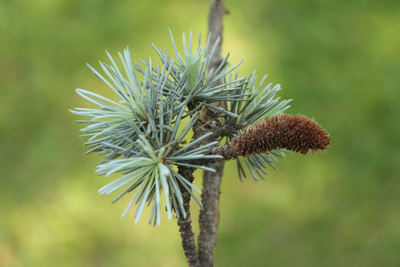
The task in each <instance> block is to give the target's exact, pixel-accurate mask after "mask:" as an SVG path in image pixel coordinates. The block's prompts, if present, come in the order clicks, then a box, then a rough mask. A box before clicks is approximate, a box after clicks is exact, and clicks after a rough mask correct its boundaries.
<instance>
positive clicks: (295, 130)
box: [215, 115, 330, 159]
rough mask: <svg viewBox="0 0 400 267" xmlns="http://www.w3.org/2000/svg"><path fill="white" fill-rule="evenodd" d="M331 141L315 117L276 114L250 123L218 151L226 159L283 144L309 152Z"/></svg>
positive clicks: (255, 152)
mask: <svg viewBox="0 0 400 267" xmlns="http://www.w3.org/2000/svg"><path fill="white" fill-rule="evenodd" d="M329 144H330V138H329V133H328V132H327V131H326V130H324V129H323V128H322V127H321V126H320V125H318V124H317V123H316V122H315V121H313V120H311V119H309V118H307V117H305V116H300V115H295V116H294V115H277V116H273V117H268V118H265V119H263V120H260V121H258V122H256V123H254V124H253V125H249V126H247V127H246V128H244V129H243V130H242V131H240V132H239V133H238V134H237V135H235V136H234V137H233V138H232V140H231V141H230V142H229V143H226V144H225V145H224V146H222V147H220V148H218V151H215V152H216V153H217V154H220V155H222V156H224V158H225V159H230V158H236V157H238V156H250V155H253V154H259V153H265V152H268V151H271V150H275V149H281V148H285V149H287V150H292V151H295V152H300V153H302V154H306V153H307V152H308V151H309V150H312V151H317V150H325V149H327V148H328V146H329Z"/></svg>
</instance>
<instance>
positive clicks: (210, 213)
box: [198, 0, 227, 267]
mask: <svg viewBox="0 0 400 267" xmlns="http://www.w3.org/2000/svg"><path fill="white" fill-rule="evenodd" d="M226 13H227V10H226V9H225V5H224V1H223V0H212V1H211V7H210V14H209V19H208V26H209V33H210V35H211V46H213V45H214V43H215V42H216V40H217V39H218V38H219V44H218V46H217V48H216V50H215V53H214V55H213V57H212V59H211V64H210V67H209V71H210V72H212V71H213V70H215V69H217V68H218V66H219V65H220V64H221V61H222V57H221V44H222V30H223V27H222V17H223V15H224V14H226ZM210 116H211V117H209V118H206V120H208V121H212V120H216V116H215V115H214V118H212V114H210ZM214 122H215V121H214ZM214 125H215V123H214ZM210 131H212V129H210ZM218 138H219V137H218V136H214V138H213V140H208V141H209V142H211V141H215V140H218ZM209 167H212V168H213V169H215V171H216V172H208V171H204V174H203V192H202V203H203V209H202V210H201V211H200V217H199V223H200V224H199V227H200V233H199V240H198V245H199V251H198V255H199V262H200V266H202V267H209V266H214V250H215V246H216V244H217V234H218V225H219V216H220V215H219V196H220V188H221V182H222V175H223V169H224V161H219V162H215V163H212V164H210V165H209Z"/></svg>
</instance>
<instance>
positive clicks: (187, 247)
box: [178, 167, 200, 267]
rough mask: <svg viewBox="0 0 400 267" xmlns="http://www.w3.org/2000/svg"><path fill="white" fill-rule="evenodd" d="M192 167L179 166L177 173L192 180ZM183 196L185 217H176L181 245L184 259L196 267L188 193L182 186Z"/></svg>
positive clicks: (197, 259) (181, 215)
mask: <svg viewBox="0 0 400 267" xmlns="http://www.w3.org/2000/svg"><path fill="white" fill-rule="evenodd" d="M193 172H194V169H193V168H187V167H179V173H180V174H181V175H182V176H183V177H185V178H186V179H187V180H189V181H190V182H193V180H194V176H193ZM180 190H181V192H182V198H183V208H184V209H185V212H186V217H184V216H183V214H180V216H179V219H178V226H179V232H180V233H181V238H182V247H183V250H184V252H185V256H186V260H187V262H188V264H189V266H191V267H198V266H200V265H199V258H198V254H197V251H196V243H195V241H194V233H193V230H192V218H191V216H190V198H191V196H190V194H189V192H188V191H186V190H185V189H184V188H183V187H182V186H181V188H180Z"/></svg>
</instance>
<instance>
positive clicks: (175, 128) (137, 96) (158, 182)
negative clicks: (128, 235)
mask: <svg viewBox="0 0 400 267" xmlns="http://www.w3.org/2000/svg"><path fill="white" fill-rule="evenodd" d="M170 37H171V40H172V44H173V47H174V50H175V58H174V59H173V58H172V57H171V56H170V55H169V54H168V53H167V52H162V51H161V50H159V49H157V48H156V47H155V46H154V45H153V47H154V49H155V51H156V52H157V54H158V55H159V57H160V60H161V64H160V63H159V64H158V65H157V67H154V66H153V64H152V60H151V58H150V59H149V60H148V61H143V63H144V65H145V68H142V67H141V66H140V64H138V63H134V62H132V60H131V57H130V53H129V50H128V49H126V50H125V52H124V55H122V54H121V53H120V54H119V57H120V60H121V62H122V65H123V69H124V74H123V73H121V71H120V69H119V67H118V65H117V64H116V63H115V61H114V60H113V58H112V57H111V55H110V54H109V53H107V55H108V57H109V59H110V61H111V65H107V64H105V63H103V62H100V66H101V68H102V70H103V71H104V73H105V74H106V76H107V78H105V77H104V76H102V75H101V74H100V73H99V72H98V71H96V70H95V69H94V68H93V67H91V66H89V67H90V69H91V70H92V71H93V72H94V73H95V75H96V76H97V77H99V78H100V79H101V80H102V81H103V82H104V83H105V84H106V85H107V86H108V87H109V88H110V89H111V90H112V91H113V92H114V93H115V94H116V95H117V96H118V98H119V102H115V101H113V100H110V99H108V98H106V97H103V96H101V95H98V94H96V93H93V92H90V91H86V90H83V89H77V93H78V94H79V95H80V96H82V97H83V98H85V99H86V100H88V101H90V102H92V103H93V104H95V105H97V106H98V107H99V108H98V109H93V108H76V109H75V110H71V112H72V113H74V114H77V115H80V116H85V117H90V118H91V119H90V120H80V121H78V122H80V123H86V124H88V126H86V127H84V128H83V129H82V131H83V132H84V135H83V136H86V137H89V141H88V142H86V143H85V144H86V145H88V146H89V147H91V149H90V150H89V151H88V152H87V153H92V152H99V154H100V155H105V160H103V161H102V162H100V163H99V164H98V169H97V173H98V174H99V175H105V176H109V175H111V174H114V173H119V172H122V173H123V176H122V177H120V178H118V179H116V180H114V181H113V182H111V183H109V184H107V185H106V186H104V187H102V188H101V189H100V190H99V193H100V194H102V195H103V194H110V193H113V192H115V191H116V190H119V189H121V188H123V187H127V188H126V189H124V191H123V192H122V193H121V194H120V195H119V196H118V197H117V198H116V199H115V200H114V202H115V201H117V200H118V199H120V198H121V197H122V196H124V195H125V194H126V193H129V192H132V191H134V190H136V192H135V193H134V195H133V197H132V199H131V201H130V203H129V204H128V207H127V208H126V210H125V212H124V213H123V215H122V216H123V217H124V216H125V215H126V214H127V212H128V211H129V209H130V208H131V206H132V205H133V204H134V203H135V204H138V208H137V211H136V213H135V217H136V222H138V220H139V218H140V217H141V215H142V213H143V210H144V207H145V204H147V205H148V206H152V211H151V215H150V223H151V222H153V223H154V225H155V224H157V225H159V224H160V211H161V206H162V201H161V194H163V195H164V200H165V203H166V210H167V213H168V218H169V219H171V218H172V215H173V214H172V211H173V210H174V211H175V213H176V216H177V217H178V218H179V217H180V216H181V214H182V216H184V217H186V213H185V211H184V208H183V198H182V195H181V189H184V190H187V191H188V192H189V193H190V194H191V196H192V197H193V198H194V200H195V201H196V202H197V203H198V204H199V205H200V206H201V201H200V200H199V199H198V198H197V197H196V195H195V194H194V193H193V191H197V192H200V190H199V189H197V188H196V187H195V186H194V185H193V184H192V183H191V182H190V181H188V180H187V178H186V177H183V176H182V175H181V174H179V172H177V171H175V169H174V166H187V167H191V168H195V169H204V170H209V171H214V170H213V169H210V168H208V167H204V166H202V165H201V164H195V163H188V162H187V161H188V160H194V159H203V160H204V159H213V158H220V157H221V156H217V155H207V153H205V152H207V151H208V149H209V148H210V147H212V146H214V145H217V144H218V142H211V143H208V144H206V145H202V144H201V142H202V141H203V140H204V139H205V138H207V137H208V136H209V135H211V134H212V133H207V134H205V135H203V136H201V137H199V138H197V139H194V140H192V141H191V142H190V143H189V144H187V145H183V142H184V140H185V138H186V135H187V134H188V133H189V131H190V130H191V129H192V128H193V126H194V124H195V123H196V121H197V119H198V110H199V109H200V108H201V107H202V106H206V107H208V108H212V109H214V110H217V111H218V112H221V113H222V114H225V115H226V116H227V117H228V118H227V119H226V123H225V126H226V127H227V128H228V129H230V131H229V132H228V133H227V136H228V137H231V136H233V135H234V134H235V133H237V131H238V130H240V129H241V128H243V127H245V126H247V125H248V124H250V123H254V122H256V121H258V120H259V119H262V118H265V117H266V116H268V115H275V114H277V113H281V112H282V111H283V110H284V109H285V106H286V104H287V103H288V102H289V101H283V102H281V103H279V101H278V100H279V99H273V97H274V96H275V94H276V93H277V92H278V91H279V86H277V87H274V88H271V84H269V85H268V86H266V87H265V88H264V89H263V90H260V88H261V86H262V82H261V84H260V85H259V86H258V87H255V83H254V80H255V74H254V73H253V74H252V75H251V76H250V78H249V79H247V78H245V77H243V78H233V79H232V75H230V73H231V72H232V71H233V70H234V69H236V68H237V66H238V65H239V64H240V63H239V64H237V65H235V66H234V67H232V68H230V69H228V68H225V66H226V62H227V60H228V56H227V57H226V58H225V59H224V60H223V62H222V63H221V64H220V66H219V67H218V68H217V69H216V70H213V71H211V72H208V69H209V68H208V67H209V64H210V60H211V57H212V55H213V53H214V51H215V48H216V46H217V44H218V43H216V44H214V46H213V47H212V48H210V38H208V39H207V43H206V46H205V47H204V48H202V47H201V36H200V37H199V42H198V47H197V48H196V49H195V50H194V51H193V49H192V43H193V41H192V33H190V37H189V43H188V44H187V43H186V42H187V41H186V37H185V34H183V36H182V40H183V47H184V54H183V55H181V54H180V53H179V51H178V49H177V47H176V44H175V41H174V39H173V36H172V34H171V32H170ZM137 72H138V73H140V74H141V76H142V80H141V79H139V78H138V75H137ZM237 76H238V75H236V77H237ZM264 80H265V78H264ZM216 101H224V102H226V104H227V106H230V111H228V110H226V109H223V108H221V107H217V106H215V105H211V103H213V102H216ZM189 115H190V119H189V122H187V123H186V125H184V126H183V127H182V125H181V124H182V122H183V120H184V119H185V118H186V117H189ZM272 154H275V155H279V156H281V155H282V154H278V153H276V152H271V153H270V152H267V153H264V154H262V155H253V156H250V157H248V158H246V159H245V162H246V164H247V165H248V166H249V168H250V171H251V173H252V175H253V177H254V178H255V179H257V176H256V175H257V174H258V175H262V174H266V172H265V171H264V168H265V167H266V166H265V165H266V163H268V164H270V165H271V166H273V164H272V160H273V159H274V158H273V156H272ZM237 162H238V169H239V175H240V178H241V175H242V174H244V169H243V167H242V165H241V163H240V161H239V160H238V161H237ZM273 167H274V166H273Z"/></svg>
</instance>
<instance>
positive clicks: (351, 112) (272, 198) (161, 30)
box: [0, 0, 400, 266]
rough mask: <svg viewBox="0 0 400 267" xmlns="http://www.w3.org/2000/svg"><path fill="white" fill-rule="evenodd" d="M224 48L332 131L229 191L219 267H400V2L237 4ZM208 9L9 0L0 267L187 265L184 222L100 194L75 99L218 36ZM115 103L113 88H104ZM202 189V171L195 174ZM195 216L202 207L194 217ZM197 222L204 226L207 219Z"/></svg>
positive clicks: (100, 180) (4, 15)
mask: <svg viewBox="0 0 400 267" xmlns="http://www.w3.org/2000/svg"><path fill="white" fill-rule="evenodd" d="M226 5H227V7H228V8H229V10H230V15H229V16H226V17H225V19H224V26H225V30H224V43H223V52H224V53H227V52H230V53H231V58H230V62H231V63H236V62H237V61H239V60H241V59H244V62H243V64H242V66H241V67H240V68H239V72H240V74H241V75H248V74H249V73H250V72H251V71H253V70H254V69H256V68H257V69H258V75H259V76H260V79H261V76H263V75H264V74H268V76H269V78H268V81H269V82H272V83H281V84H282V86H283V88H284V90H283V91H281V96H282V99H291V98H292V99H294V100H293V102H292V107H291V108H290V109H289V110H288V113H293V114H297V113H301V114H304V115H306V116H309V117H312V118H314V119H316V120H317V121H318V122H319V123H320V124H321V125H323V126H324V127H325V128H326V129H327V130H328V131H329V132H330V133H331V138H332V145H331V149H330V150H329V151H328V152H327V153H315V154H314V155H312V153H310V154H309V155H306V156H303V155H300V154H295V153H293V154H289V155H288V156H287V157H286V158H284V159H281V160H280V162H279V163H278V164H277V165H278V167H279V169H280V170H279V171H278V172H277V171H274V170H269V177H268V180H267V181H266V182H257V183H255V182H253V181H252V179H251V178H249V179H247V180H246V181H245V182H244V183H240V182H239V179H238V178H237V177H236V176H237V175H236V167H235V165H234V164H231V163H229V164H227V165H226V175H225V179H224V181H223V185H222V195H221V197H222V198H221V205H222V206H221V223H220V232H219V239H218V245H217V249H216V265H217V266H400V208H399V205H400V172H399V169H400V167H399V165H400V164H399V163H400V162H399V150H400V146H399V141H398V136H399V132H400V120H399V115H400V106H399V103H398V102H397V101H398V99H399V97H400V93H399V88H400V73H399V72H400V2H399V1H389V0H386V1H372V0H363V1H361V0H360V1H358V0H353V1H344V0H341V1H326V0H322V1H321V0H307V1H294V0H289V1H273V0H270V1H262V0H249V1H246V2H243V1H239V0H231V1H230V0H227V3H226ZM208 9H209V1H185V0H170V1H160V0H158V1H100V0H97V1H94V0H86V1H78V0H58V1H53V0H38V1H23V0H13V1H9V0H1V1H0V40H1V41H0V80H1V87H0V90H1V95H0V144H1V152H0V153H1V154H0V164H1V168H0V170H1V178H0V266H186V262H185V257H184V255H183V252H182V249H181V245H180V238H179V233H178V229H177V226H176V222H175V221H168V220H167V218H166V217H163V221H162V224H161V226H160V227H155V228H154V227H152V226H148V225H147V220H146V219H147V218H146V215H144V219H142V220H141V221H140V222H139V223H138V224H136V225H135V224H134V222H133V219H132V218H133V212H131V213H130V215H129V216H128V217H127V218H125V219H121V218H120V216H121V214H122V212H123V210H124V209H125V204H126V202H127V201H129V198H127V199H125V200H121V201H120V202H118V203H116V204H114V205H110V202H111V201H112V199H113V197H114V196H98V194H97V189H98V188H99V187H101V186H102V185H104V184H105V183H106V182H107V181H109V180H108V179H105V178H104V177H97V176H96V175H95V173H94V169H95V168H94V164H95V163H96V162H98V161H100V158H99V157H98V156H95V155H90V156H84V155H83V154H84V152H85V151H86V148H85V147H83V146H82V143H83V142H84V140H85V139H84V138H80V137H79V134H80V133H79V128H80V127H81V125H78V124H75V123H73V121H74V120H75V119H77V118H76V116H74V115H72V114H70V113H69V112H68V109H69V108H74V107H85V106H87V103H86V101H85V100H83V99H81V98H80V97H79V96H78V95H77V94H76V93H75V91H74V89H75V88H78V87H79V88H84V89H88V90H93V91H96V92H100V93H105V92H106V90H107V89H106V88H105V86H104V85H103V84H102V83H101V81H100V80H98V79H97V78H95V77H94V75H92V73H91V71H90V70H89V69H88V68H87V67H86V63H90V64H91V65H94V66H98V65H97V61H98V60H102V61H107V59H106V54H105V50H108V51H109V52H110V53H111V54H112V55H116V53H117V52H118V51H122V50H123V49H124V48H125V47H126V46H129V47H130V49H131V52H132V57H133V59H134V60H135V61H138V60H139V59H141V58H143V59H146V58H148V57H149V56H152V57H154V56H155V53H154V52H153V51H152V48H151V42H154V43H155V44H156V45H157V47H159V48H163V49H164V48H168V49H169V50H172V47H171V45H170V42H169V36H168V28H171V30H172V31H173V33H174V34H175V38H176V39H177V40H179V39H180V34H181V33H182V32H189V31H190V30H191V29H192V30H193V32H194V33H195V35H197V34H198V33H200V32H201V33H202V34H203V36H205V35H206V34H207V15H208ZM105 94H107V93H105ZM196 182H197V184H198V185H200V184H201V183H200V182H201V181H200V177H199V179H197V181H196ZM193 210H194V211H193V213H194V218H193V219H194V220H195V221H197V214H198V208H197V207H193ZM195 227H197V225H195Z"/></svg>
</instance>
